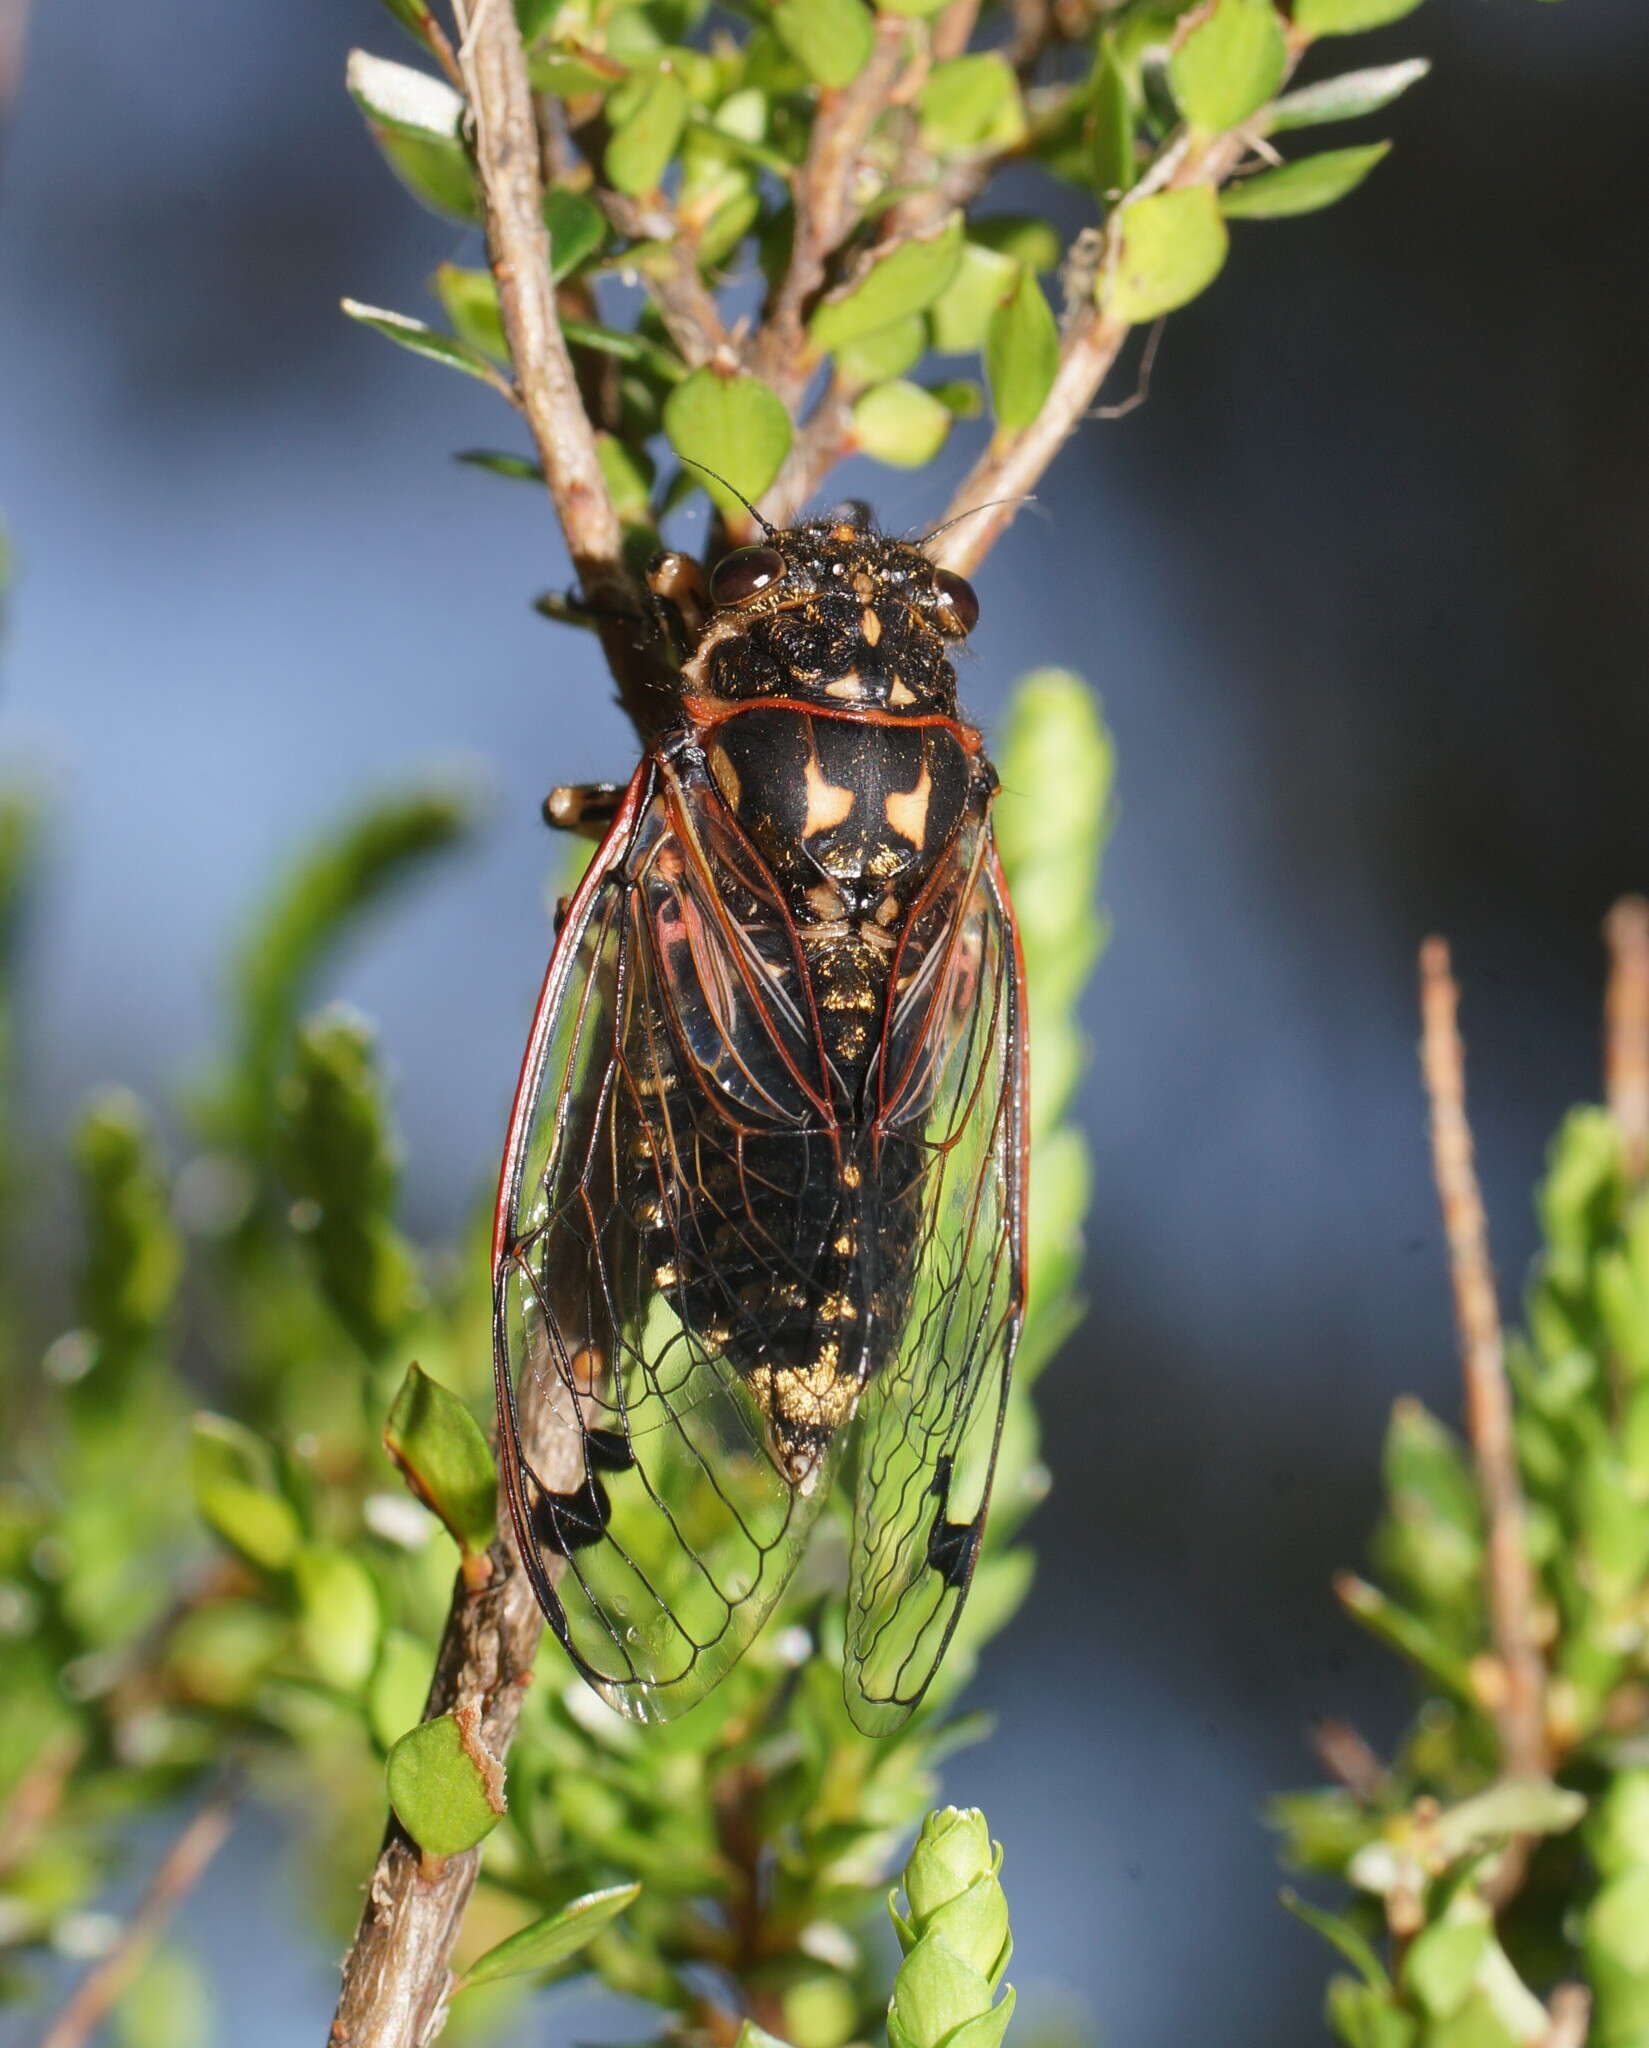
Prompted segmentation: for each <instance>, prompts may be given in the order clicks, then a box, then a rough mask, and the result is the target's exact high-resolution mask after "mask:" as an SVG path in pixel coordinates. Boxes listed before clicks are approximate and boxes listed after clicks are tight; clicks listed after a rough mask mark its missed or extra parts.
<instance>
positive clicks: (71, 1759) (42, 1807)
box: [0, 1729, 86, 1877]
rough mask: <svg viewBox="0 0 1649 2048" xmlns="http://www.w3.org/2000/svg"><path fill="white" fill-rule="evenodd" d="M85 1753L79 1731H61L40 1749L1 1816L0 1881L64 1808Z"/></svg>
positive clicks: (83, 1741)
mask: <svg viewBox="0 0 1649 2048" xmlns="http://www.w3.org/2000/svg"><path fill="white" fill-rule="evenodd" d="M85 1753H86V1741H85V1737H84V1736H83V1735H81V1734H80V1732H79V1731H78V1730H77V1729H65V1730H62V1731H61V1732H60V1733H58V1734H57V1735H55V1736H52V1737H49V1738H48V1739H47V1740H46V1742H45V1743H43V1744H42V1745H41V1748H40V1750H39V1751H38V1753H37V1754H36V1756H35V1757H34V1760H33V1761H32V1762H31V1763H30V1765H29V1767H28V1769H27V1770H26V1771H24V1773H23V1775H22V1777H21V1778H19V1779H18V1781H17V1784H16V1787H15V1788H14V1790H13V1792H12V1795H11V1798H10V1799H9V1800H8V1801H7V1802H6V1809H5V1812H4V1814H0V1877H4V1876H6V1875H7V1874H8V1873H9V1872H11V1871H13V1870H15V1869H16V1868H17V1867H18V1865H19V1864H21V1863H22V1861H23V1859H24V1857H25V1856H26V1855H27V1854H28V1852H29V1851H30V1850H31V1849H32V1848H33V1847H34V1844H35V1842H36V1841H37V1840H38V1839H39V1837H40V1835H41V1833H42V1832H43V1830H44V1829H45V1828H46V1827H47V1825H48V1824H49V1823H50V1821H51V1818H52V1816H53V1815H54V1814H55V1813H56V1811H57V1809H58V1808H59V1807H60V1806H61V1805H62V1803H63V1795H64V1793H65V1792H66V1791H67V1790H68V1789H69V1780H70V1779H71V1778H72V1777H73V1776H74V1770H75V1765H76V1764H78V1763H79V1761H80V1759H81V1757H82V1756H84V1755H85Z"/></svg>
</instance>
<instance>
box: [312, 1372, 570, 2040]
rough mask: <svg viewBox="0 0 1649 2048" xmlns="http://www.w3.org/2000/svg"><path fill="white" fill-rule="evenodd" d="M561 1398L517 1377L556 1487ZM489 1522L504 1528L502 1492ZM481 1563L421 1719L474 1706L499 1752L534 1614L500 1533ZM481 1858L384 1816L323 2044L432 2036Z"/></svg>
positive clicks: (560, 1480)
mask: <svg viewBox="0 0 1649 2048" xmlns="http://www.w3.org/2000/svg"><path fill="white" fill-rule="evenodd" d="M567 1398H568V1397H565V1390H564V1389H561V1388H560V1386H559V1383H558V1385H557V1397H556V1398H552V1397H550V1396H548V1395H546V1393H545V1391H544V1389H543V1387H542V1385H541V1383H540V1382H539V1380H538V1379H537V1378H536V1376H534V1375H530V1374H528V1375H524V1376H523V1382H522V1386H521V1390H520V1395H519V1409H520V1420H521V1437H522V1443H523V1446H524V1447H525V1449H526V1452H527V1455H528V1457H529V1458H530V1459H531V1460H532V1463H533V1464H534V1466H535V1468H536V1469H537V1470H538V1471H539V1472H540V1473H541V1474H542V1475H543V1476H544V1478H545V1480H546V1482H547V1484H549V1485H550V1486H552V1487H560V1488H563V1489H565V1488H569V1487H572V1486H575V1485H576V1484H577V1483H578V1480H579V1478H580V1477H581V1476H582V1473H583V1453H582V1449H581V1444H580V1439H579V1436H578V1432H577V1430H576V1428H575V1427H574V1426H573V1423H572V1418H571V1415H570V1413H569V1412H568V1408H567ZM499 1523H500V1527H501V1529H507V1527H508V1519H507V1510H506V1507H505V1503H504V1500H503V1495H502V1491H501V1492H500V1498H499ZM487 1563H488V1567H489V1571H488V1576H487V1578H486V1579H485V1581H484V1582H483V1583H481V1584H480V1585H478V1586H477V1587H476V1588H475V1589H474V1590H472V1589H471V1588H470V1587H469V1586H468V1585H467V1584H466V1583H465V1580H464V1575H463V1574H462V1573H459V1574H458V1576H457V1578H456V1579H455V1580H454V1582H453V1588H452V1604H451V1606H450V1607H449V1609H448V1610H447V1621H446V1627H445V1629H444V1630H443V1631H442V1635H441V1647H440V1650H439V1652H438V1653H437V1657H436V1665H435V1676H434V1679H433V1681H432V1682H431V1685H430V1690H429V1698H428V1700H427V1701H426V1703H425V1706H424V1719H425V1720H426V1721H428V1720H432V1719H434V1718H435V1717H436V1716H437V1715H440V1714H445V1713H458V1712H474V1713H476V1714H477V1715H478V1717H479V1719H478V1722H477V1727H478V1730H479V1737H480V1740H481V1742H482V1744H483V1745H484V1746H485V1748H486V1749H487V1750H488V1752H489V1753H490V1754H491V1755H492V1756H493V1757H495V1758H497V1759H499V1760H500V1761H502V1759H503V1758H504V1756H505V1755H506V1754H507V1752H508V1750H509V1746H510V1743H511V1741H512V1740H513V1738H514V1735H515V1724H516V1722H517V1720H518V1719H519V1718H520V1714H521V1700H522V1695H523V1694H524V1692H525V1690H526V1688H527V1686H528V1685H529V1684H530V1683H531V1680H532V1671H533V1660H534V1658H535V1657H536V1655H537V1653H538V1643H539V1638H540V1637H541V1636H542V1634H543V1632H544V1617H543V1615H542V1613H540V1611H539V1607H538V1602H537V1601H536V1600H535V1599H534V1598H533V1594H532V1589H531V1587H530V1586H529V1585H528V1584H527V1579H526V1574H525V1573H524V1572H522V1571H521V1570H520V1569H519V1567H518V1566H517V1564H516V1562H515V1557H514V1552H513V1550H512V1549H511V1547H510V1538H509V1537H508V1536H507V1535H500V1536H499V1538H498V1540H497V1541H496V1542H495V1543H494V1544H493V1546H492V1548H491V1549H490V1550H489V1551H488V1552H487ZM480 1868H481V1852H480V1850H479V1849H471V1850H468V1851H467V1852H466V1853H465V1854H463V1855H461V1856H449V1857H446V1858H444V1859H441V1860H439V1861H437V1862H433V1863H432V1862H427V1861H426V1860H425V1859H424V1858H423V1856H422V1855H421V1853H420V1851H419V1849H418V1846H417V1844H416V1843H415V1842H413V1841H412V1840H411V1838H410V1837H409V1836H408V1835H407V1834H406V1833H405V1831H404V1830H403V1829H402V1828H401V1826H400V1824H399V1823H398V1822H397V1821H396V1820H395V1819H394V1818H393V1816H392V1817H391V1819H390V1823H389V1827H388V1830H387V1832H386V1833H385V1836H384V1845H383V1848H382V1849H381V1851H380V1852H379V1856H378V1862H377V1866H376V1868H375V1869H374V1870H373V1873H372V1881H371V1883H370V1884H369V1886H368V1887H367V1898H366V1905H365V1907H364V1909H363V1911H362V1914H361V1924H360V1927H359V1928H358V1929H357V1931H356V1935H355V1942H354V1946H353V1947H352V1948H351V1949H350V1952H349V1954H348V1956H347V1957H346V1958H345V1960H344V1968H343V1986H342V1989H341V1991H340V1993H339V1997H338V2009H337V2012H336V2014H335V2015H334V2018H333V2021H332V2031H331V2033H330V2035H329V2036H328V2042H329V2048H423V2044H424V2043H426V2042H428V2041H433V2040H434V2039H435V2037H436V2035H437V2034H438V2033H439V2032H440V2030H441V2026H442V2023H443V2021H444V2020H445V2017H446V2005H447V1995H448V1993H449V1991H450V1990H451V1986H452V1977H451V1971H450V1969H449V1958H450V1957H451V1955H452V1951H453V1946H454V1944H455V1943H456V1941H457V1939H458V1929H459V1926H460V1924H461V1922H462V1920H463V1917H464V1909H465V1907H466V1906H467V1905H468V1904H469V1897H470V1893H471V1892H472V1891H473V1890H474V1889H475V1880H476V1876H477V1874H478V1873H479V1871H480Z"/></svg>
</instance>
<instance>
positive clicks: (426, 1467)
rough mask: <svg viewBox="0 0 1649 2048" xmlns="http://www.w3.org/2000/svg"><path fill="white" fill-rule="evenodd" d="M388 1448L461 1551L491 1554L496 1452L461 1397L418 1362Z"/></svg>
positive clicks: (388, 1430)
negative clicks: (487, 1548)
mask: <svg viewBox="0 0 1649 2048" xmlns="http://www.w3.org/2000/svg"><path fill="white" fill-rule="evenodd" d="M384 1449H385V1450H386V1451H388V1453H389V1455H390V1456H391V1457H392V1458H393V1459H394V1460H395V1463H396V1464H397V1465H398V1466H399V1467H400V1469H401V1473H402V1476H403V1477H404V1478H405V1480H406V1482H407V1484H408V1486H410V1487H411V1488H412V1491H413V1492H414V1493H415V1494H416V1495H417V1496H418V1498H419V1499H420V1500H421V1501H422V1502H423V1503H424V1505H425V1507H427V1508H429V1509H430V1510H431V1512H432V1513H434V1514H437V1515H439V1516H440V1518H441V1520H442V1521H443V1522H444V1523H445V1524H446V1526H447V1529H448V1532H449V1533H450V1534H451V1536H452V1539H453V1541H454V1542H455V1543H456V1544H457V1545H458V1547H459V1549H460V1550H464V1551H470V1552H479V1551H483V1550H485V1549H486V1547H487V1545H488V1544H489V1543H490V1542H491V1541H492V1539H493V1535H494V1533H495V1531H496V1528H497V1515H496V1504H497V1498H498V1473H497V1470H496V1468H495V1467H494V1465H493V1462H492V1452H491V1451H490V1450H489V1449H488V1448H487V1440H486V1438H485V1437H484V1436H483V1435H482V1434H481V1426H480V1424H479V1423H478V1422H477V1421H476V1419H475V1417H474V1416H473V1415H471V1413H470V1412H469V1410H468V1409H467V1408H466V1407H465V1406H464V1404H463V1402H462V1401H460V1400H459V1398H458V1396H457V1395H456V1394H452V1393H449V1392H448V1391H447V1389H446V1388H445V1387H443V1386H442V1385H441V1383H440V1381H439V1380H432V1379H431V1378H430V1376H429V1374H428V1373H426V1372H425V1371H423V1369H422V1368H421V1367H420V1366H418V1365H417V1364H416V1363H414V1364H412V1365H409V1366H408V1367H407V1376H406V1378H405V1379H404V1380H403V1381H402V1382H401V1390H400V1392H399V1393H398V1394H397V1395H396V1396H395V1399H394V1402H393V1403H392V1404H391V1407H390V1411H389V1419H388V1420H387V1422H386V1423H385V1424H384Z"/></svg>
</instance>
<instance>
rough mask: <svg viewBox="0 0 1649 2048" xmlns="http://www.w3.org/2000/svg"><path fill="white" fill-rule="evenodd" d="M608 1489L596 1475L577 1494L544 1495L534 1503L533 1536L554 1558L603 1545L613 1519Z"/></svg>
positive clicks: (545, 1493)
mask: <svg viewBox="0 0 1649 2048" xmlns="http://www.w3.org/2000/svg"><path fill="white" fill-rule="evenodd" d="M586 1442H588V1439H587V1438H586ZM612 1512H613V1510H612V1504H611V1503H610V1502H609V1500H608V1499H607V1489H606V1487H604V1486H603V1485H602V1483H601V1481H600V1480H599V1479H598V1478H597V1477H596V1475H595V1474H594V1473H593V1472H592V1473H591V1474H590V1476H589V1477H588V1478H587V1479H586V1480H585V1482H584V1484H583V1485H582V1486H581V1487H579V1488H578V1490H577V1491H576V1492H575V1493H551V1492H550V1491H549V1490H548V1488H546V1489H544V1491H542V1492H541V1493H540V1494H539V1496H538V1498H537V1499H536V1500H535V1501H534V1502H533V1509H532V1520H533V1533H534V1534H535V1535H536V1536H537V1538H538V1540H539V1543H540V1544H541V1545H542V1546H543V1548H544V1549H545V1550H547V1551H549V1552H550V1554H551V1555H552V1556H554V1557H571V1556H572V1554H573V1552H574V1551H575V1550H584V1549H586V1548H588V1546H589V1545H590V1544H592V1543H599V1542H600V1540H601V1538H602V1536H603V1535H604V1534H605V1532H606V1528H607V1524H608V1522H609V1521H610V1520H611V1519H612Z"/></svg>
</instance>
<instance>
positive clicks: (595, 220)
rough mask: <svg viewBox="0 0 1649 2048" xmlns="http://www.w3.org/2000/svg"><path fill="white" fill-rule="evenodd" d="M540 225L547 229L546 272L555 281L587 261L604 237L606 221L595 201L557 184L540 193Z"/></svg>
mask: <svg viewBox="0 0 1649 2048" xmlns="http://www.w3.org/2000/svg"><path fill="white" fill-rule="evenodd" d="M544 225H545V227H546V228H548V229H549V232H550V275H551V276H552V277H553V278H554V279H555V282H556V283H557V284H559V283H560V282H561V280H562V279H563V278H564V277H570V276H571V275H572V274H573V272H574V271H575V270H577V269H578V268H579V266H580V265H581V264H584V263H587V262H588V261H589V259H590V258H591V257H592V256H593V255H594V254H595V253H596V251H597V250H598V249H599V248H600V247H601V245H602V243H603V242H604V241H605V240H606V239H607V223H606V220H605V219H604V218H603V216H602V212H601V208H600V207H599V206H597V205H596V203H595V201H594V200H593V199H590V198H588V197H587V196H586V195H585V194H584V193H582V192H567V191H564V190H563V189H562V188H561V187H560V186H554V187H552V188H551V189H550V190H549V191H548V192H546V193H545V194H544Z"/></svg>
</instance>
